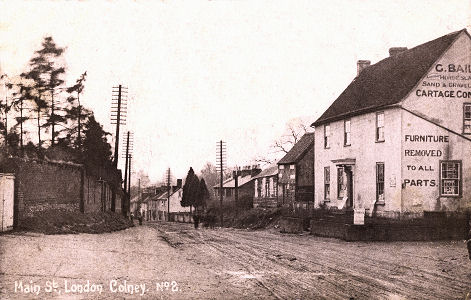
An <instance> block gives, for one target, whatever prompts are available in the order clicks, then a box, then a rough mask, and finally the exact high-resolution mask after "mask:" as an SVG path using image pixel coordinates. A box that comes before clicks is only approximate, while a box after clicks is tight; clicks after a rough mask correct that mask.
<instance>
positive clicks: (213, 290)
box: [0, 223, 471, 299]
mask: <svg viewBox="0 0 471 300" xmlns="http://www.w3.org/2000/svg"><path fill="white" fill-rule="evenodd" d="M52 281H55V282H56V283H57V285H58V286H57V289H56V290H55V291H54V290H52V291H50V292H49V291H46V289H47V288H48V283H49V287H50V285H51V282H52ZM65 281H67V284H68V286H67V289H68V291H67V290H66V287H65V284H66V282H65ZM20 282H22V283H23V289H22V290H21V289H20V288H19V286H18V284H19V283H20ZM30 282H31V284H30V285H31V286H32V287H33V288H32V290H34V286H35V285H37V286H39V287H40V288H41V289H40V292H39V294H35V293H34V292H31V293H30V292H25V286H26V285H27V284H28V283H30ZM87 282H88V290H87V291H84V290H85V289H86V287H87ZM144 284H145V287H144V286H143V285H144ZM91 285H94V286H95V289H94V290H93V291H90V286H91ZM15 286H16V292H15ZM73 286H75V291H72V290H71V288H72V287H73ZM100 286H101V287H102V290H101V291H98V289H99V287H100ZM131 286H132V292H133V293H132V294H131V293H130V291H131ZM80 287H82V291H81V292H80ZM469 292H471V261H469V260H468V259H467V256H466V247H465V244H464V243H463V242H462V241H456V242H417V243H414V242H394V243H378V242H376V243H347V242H344V241H340V240H335V239H326V238H318V237H313V236H310V235H283V234H280V233H277V232H275V231H244V230H236V229H214V230H211V229H199V230H195V229H193V228H192V227H191V225H189V224H172V223H154V224H147V225H146V226H138V227H135V228H131V229H127V230H124V231H121V232H115V233H109V234H101V235H90V234H79V235H56V236H44V235H30V234H27V235H19V234H9V235H8V234H7V235H2V236H0V298H1V299H10V298H12V299H23V298H41V299H43V298H57V299H82V298H90V299H91V298H102V299H106V298H109V299H112V298H136V299H138V298H147V299H155V298H159V299H160V298H163V299H189V298H192V299H247V298H249V299H253V298H259V299H349V298H354V299H464V298H465V297H466V295H467V293H469Z"/></svg>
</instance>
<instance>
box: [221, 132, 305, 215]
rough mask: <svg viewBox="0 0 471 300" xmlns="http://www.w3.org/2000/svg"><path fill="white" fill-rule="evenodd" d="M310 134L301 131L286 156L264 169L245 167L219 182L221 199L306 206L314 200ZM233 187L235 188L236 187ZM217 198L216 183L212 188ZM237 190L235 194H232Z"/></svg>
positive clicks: (245, 204) (251, 204)
mask: <svg viewBox="0 0 471 300" xmlns="http://www.w3.org/2000/svg"><path fill="white" fill-rule="evenodd" d="M313 168H314V133H313V132H312V133H306V134H304V135H303V136H302V137H301V138H300V139H299V141H298V142H297V143H295V144H294V146H293V147H292V148H291V150H290V151H289V152H288V153H286V155H285V156H284V157H283V158H282V159H281V160H280V161H279V162H278V163H277V164H274V165H271V166H269V167H268V168H266V169H265V170H263V171H262V170H261V169H260V165H254V166H246V167H243V168H242V169H238V170H237V171H234V172H233V176H232V177H231V178H229V179H227V180H225V181H224V182H223V198H224V201H227V202H233V201H235V199H236V197H237V199H238V201H239V202H240V203H238V205H239V206H247V207H252V206H253V207H279V206H288V205H289V206H291V207H306V206H308V205H309V203H313V201H314V170H313ZM236 187H238V188H237V189H236ZM213 188H214V196H215V197H216V198H217V197H219V196H220V195H219V184H218V185H215V186H214V187H213ZM236 191H237V196H236Z"/></svg>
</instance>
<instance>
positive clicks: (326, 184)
mask: <svg viewBox="0 0 471 300" xmlns="http://www.w3.org/2000/svg"><path fill="white" fill-rule="evenodd" d="M327 174H328V175H329V176H326V175H327ZM327 187H328V190H329V192H328V193H327ZM324 201H330V167H324Z"/></svg>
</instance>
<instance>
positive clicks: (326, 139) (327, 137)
mask: <svg viewBox="0 0 471 300" xmlns="http://www.w3.org/2000/svg"><path fill="white" fill-rule="evenodd" d="M327 127H328V128H329V130H327ZM327 133H329V135H327ZM331 134H332V133H331V128H330V123H328V124H325V125H324V149H329V148H330V137H331Z"/></svg>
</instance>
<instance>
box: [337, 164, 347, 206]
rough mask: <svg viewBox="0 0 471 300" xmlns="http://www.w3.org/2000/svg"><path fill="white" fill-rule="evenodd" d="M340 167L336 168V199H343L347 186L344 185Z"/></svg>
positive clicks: (342, 172)
mask: <svg viewBox="0 0 471 300" xmlns="http://www.w3.org/2000/svg"><path fill="white" fill-rule="evenodd" d="M344 174H345V173H344V171H343V168H342V167H339V168H337V198H339V199H342V198H343V197H345V192H346V190H347V185H346V184H345V182H346V180H345V176H344Z"/></svg>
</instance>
